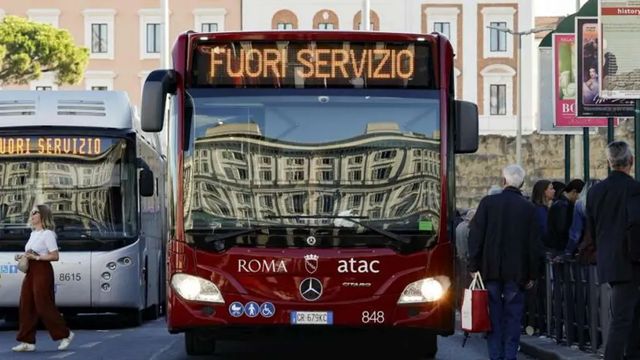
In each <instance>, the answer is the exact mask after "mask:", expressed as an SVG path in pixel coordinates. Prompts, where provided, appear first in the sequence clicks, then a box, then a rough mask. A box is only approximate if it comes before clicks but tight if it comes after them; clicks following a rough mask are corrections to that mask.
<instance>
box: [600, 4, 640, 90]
mask: <svg viewBox="0 0 640 360" xmlns="http://www.w3.org/2000/svg"><path fill="white" fill-rule="evenodd" d="M599 19H600V29H601V31H600V44H602V46H601V47H600V50H599V52H598V61H599V68H600V69H602V74H601V75H602V83H601V85H600V86H601V90H600V96H602V97H603V98H613V99H640V61H638V59H640V46H638V34H640V1H638V0H628V1H622V0H600V2H599ZM632 44H633V45H632Z"/></svg>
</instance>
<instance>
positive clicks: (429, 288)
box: [398, 276, 451, 304]
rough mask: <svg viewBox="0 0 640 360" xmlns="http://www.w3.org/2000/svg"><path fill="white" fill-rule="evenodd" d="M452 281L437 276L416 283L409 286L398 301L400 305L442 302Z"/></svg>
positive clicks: (445, 277)
mask: <svg viewBox="0 0 640 360" xmlns="http://www.w3.org/2000/svg"><path fill="white" fill-rule="evenodd" d="M450 285H451V281H450V280H449V278H448V277H447V276H435V277H429V278H426V279H422V280H418V281H414V282H412V283H411V284H409V285H407V287H405V288H404V291H403V292H402V295H400V299H398V304H418V303H426V302H434V301H438V300H440V299H441V298H442V297H443V296H444V294H445V293H446V291H447V289H449V286H450Z"/></svg>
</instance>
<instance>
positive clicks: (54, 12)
mask: <svg viewBox="0 0 640 360" xmlns="http://www.w3.org/2000/svg"><path fill="white" fill-rule="evenodd" d="M2 15H3V12H2V10H0V20H2ZM27 16H29V20H31V21H33V22H37V23H41V24H48V25H51V26H53V27H58V17H59V16H60V9H29V10H27Z"/></svg>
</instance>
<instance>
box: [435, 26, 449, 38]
mask: <svg viewBox="0 0 640 360" xmlns="http://www.w3.org/2000/svg"><path fill="white" fill-rule="evenodd" d="M433 31H437V32H439V33H441V34H444V36H446V37H447V38H449V37H451V24H450V23H448V22H434V23H433Z"/></svg>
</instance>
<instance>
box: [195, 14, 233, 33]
mask: <svg viewBox="0 0 640 360" xmlns="http://www.w3.org/2000/svg"><path fill="white" fill-rule="evenodd" d="M226 15H227V10H226V9H224V8H201V9H194V10H193V28H194V29H200V30H202V31H203V32H216V31H224V21H225V17H226Z"/></svg>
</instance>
